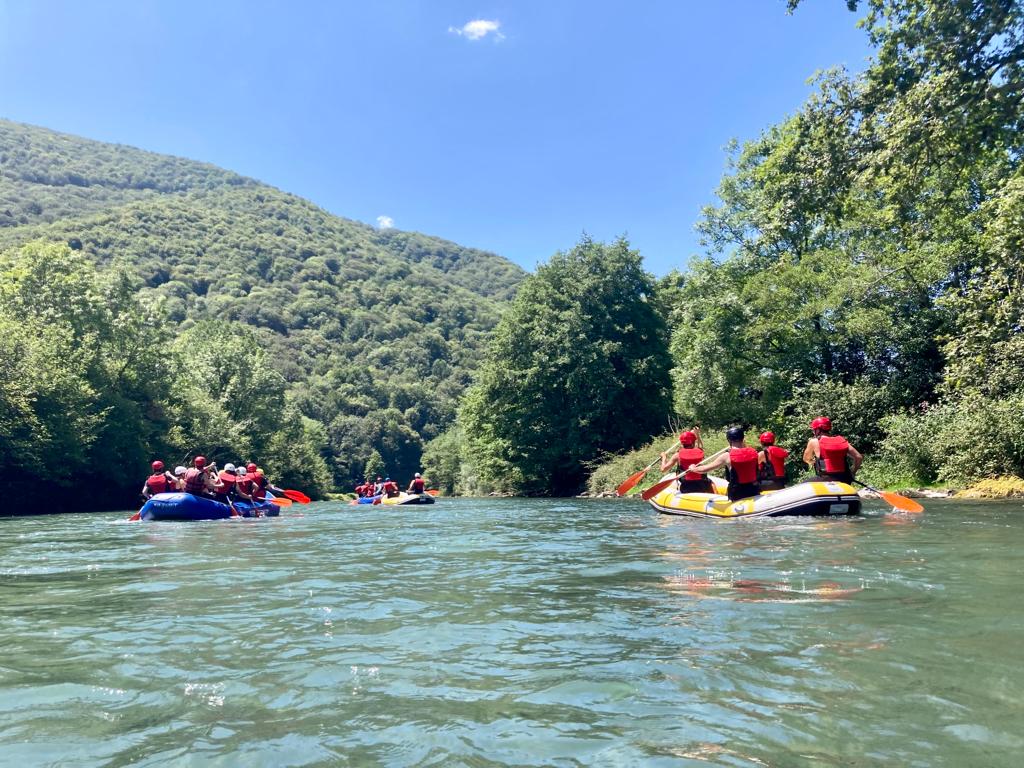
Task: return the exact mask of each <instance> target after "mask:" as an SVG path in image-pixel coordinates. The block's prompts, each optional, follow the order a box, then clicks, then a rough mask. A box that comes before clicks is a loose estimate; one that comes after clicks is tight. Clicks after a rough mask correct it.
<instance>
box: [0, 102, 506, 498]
mask: <svg viewBox="0 0 1024 768" xmlns="http://www.w3.org/2000/svg"><path fill="white" fill-rule="evenodd" d="M37 239H43V240H47V241H51V242H58V243H66V244H68V246H69V247H70V248H71V250H72V251H73V252H74V253H75V254H77V255H78V256H80V257H82V258H84V259H85V260H86V261H88V262H91V263H92V264H97V265H100V266H104V267H105V266H108V265H116V268H115V270H114V272H112V273H111V274H119V275H122V280H123V286H122V289H123V290H126V291H127V293H128V294H134V293H136V292H140V296H139V301H140V302H141V304H140V306H143V307H147V308H150V309H151V310H152V313H155V314H154V315H153V317H154V318H156V317H158V319H152V318H151V325H153V327H154V329H155V328H156V327H157V326H159V331H160V332H159V334H158V336H159V338H158V339H157V340H156V341H155V342H154V344H155V346H156V347H157V348H160V349H163V350H164V351H165V352H166V351H167V350H168V349H171V348H173V349H174V350H175V354H176V355H177V354H179V353H180V354H181V355H182V356H184V357H185V358H188V365H194V366H195V367H196V371H197V373H196V376H195V377H194V378H191V379H190V376H189V374H188V373H187V372H185V373H182V375H181V377H180V378H179V380H178V384H180V385H181V386H180V387H179V388H178V389H180V391H181V392H182V393H184V394H183V395H182V396H183V397H187V398H189V401H188V402H189V406H188V407H185V405H184V403H183V402H182V401H181V400H180V399H179V400H171V401H168V402H167V403H166V405H167V407H168V409H169V410H168V412H167V413H165V414H162V415H161V419H163V420H164V422H165V426H166V427H168V428H171V427H173V429H172V431H171V432H170V434H169V435H168V438H167V442H168V444H169V445H171V446H173V447H174V450H177V447H178V446H184V445H185V444H186V442H187V441H189V440H194V441H195V445H196V446H199V447H203V449H204V450H210V451H214V450H215V449H217V448H219V447H222V448H224V449H225V450H227V449H228V448H229V447H230V448H231V449H232V450H236V449H237V450H241V451H244V452H247V451H250V450H251V451H257V452H258V451H259V450H262V449H267V448H268V445H269V444H268V443H267V440H269V438H265V439H264V438H260V439H263V443H258V440H257V438H256V435H263V436H264V437H265V436H266V435H269V434H271V433H272V432H273V430H272V429H270V427H269V426H268V425H269V422H268V412H267V409H266V408H264V405H265V403H264V402H263V400H262V399H261V398H259V397H257V398H256V399H255V400H254V401H253V405H254V409H253V410H251V411H249V412H248V414H247V415H245V416H242V415H241V414H240V413H239V412H238V410H237V408H235V406H234V405H233V404H232V403H234V402H235V401H237V400H239V399H240V398H245V397H250V396H251V394H252V392H253V389H252V388H253V387H256V388H257V389H260V388H263V387H268V389H267V392H269V393H271V394H272V397H271V398H270V399H271V400H273V401H274V402H273V407H272V408H271V410H273V409H275V408H276V409H277V410H278V411H280V409H281V407H282V406H281V403H282V402H283V400H282V398H284V397H285V396H287V397H288V398H289V399H290V402H291V403H293V404H294V407H295V408H297V409H298V410H299V412H300V413H301V415H302V417H304V418H306V419H312V420H313V421H316V422H318V423H319V424H321V425H322V426H323V428H324V430H325V434H326V436H327V440H326V444H325V445H324V446H323V455H324V457H325V459H326V460H327V462H328V466H329V467H330V470H331V474H332V483H333V484H336V485H338V486H343V487H348V486H349V485H351V484H353V483H354V482H355V481H356V480H357V479H359V478H360V477H361V475H362V473H363V470H364V468H365V464H366V461H367V460H368V459H369V458H370V455H371V453H372V452H373V451H376V452H377V453H378V454H379V455H380V456H381V459H382V461H383V462H384V463H385V464H384V467H382V470H383V471H386V472H387V473H389V474H392V475H395V476H405V475H411V473H412V472H414V471H416V470H418V469H419V463H420V451H421V450H422V446H423V444H424V443H425V442H426V441H428V440H430V439H432V438H434V437H436V436H437V435H438V434H440V433H441V432H442V431H443V430H444V429H445V428H446V427H447V426H448V425H449V424H451V422H452V421H453V420H454V417H455V412H456V408H457V402H458V399H459V397H460V396H461V394H462V392H463V391H464V389H465V387H466V386H467V385H468V383H469V381H470V377H471V375H472V372H473V371H474V370H475V368H476V367H477V365H478V364H479V361H480V358H481V356H482V353H483V346H484V344H485V341H486V339H487V338H488V335H489V333H490V332H491V330H492V329H493V327H494V325H495V324H496V323H497V321H498V318H499V316H500V312H501V310H502V307H503V305H504V303H505V301H506V300H507V299H508V298H509V297H510V296H511V295H512V294H513V293H514V291H515V290H516V287H517V285H518V283H519V281H520V280H521V278H522V274H523V273H522V270H520V269H519V268H518V267H517V266H515V265H514V264H511V263H510V262H508V261H506V260H505V259H502V258H499V257H497V256H495V255H493V254H488V253H484V252H481V251H476V250H473V249H468V248H462V247H461V246H458V245H456V244H454V243H450V242H447V241H444V240H439V239H436V238H431V237H428V236H425V235H421V234H418V233H412V232H399V231H396V230H380V231H378V230H375V229H373V228H371V227H369V226H366V225H363V224H359V223H357V222H354V221H349V220H346V219H341V218H338V217H336V216H332V215H330V214H328V213H326V212H325V211H323V210H321V209H320V208H317V207H316V206H314V205H312V204H310V203H309V202H307V201H304V200H302V199H300V198H297V197H294V196H292V195H288V194H285V193H282V192H280V191H278V190H276V189H273V188H271V187H268V186H265V185H262V184H259V183H258V182H255V181H253V180H251V179H245V178H242V177H240V176H237V175H236V174H233V173H230V172H228V171H224V170H221V169H218V168H215V167H213V166H210V165H206V164H202V163H195V162H192V161H188V160H182V159H179V158H170V157H166V156H162V155H155V154H152V153H149V152H143V151H140V150H136V149H132V148H130V147H122V146H113V145H108V144H101V143H99V142H93V141H88V140H86V139H80V138H77V137H73V136H67V135H64V134H59V133H55V132H52V131H47V130H45V129H41V128H35V127H31V126H25V125H19V124H17V123H11V122H8V121H2V120H0V248H3V247H17V246H19V245H21V244H23V243H25V242H28V241H33V240H37ZM103 274H106V273H105V272H104V273H103ZM26 279H29V278H26ZM140 283H141V286H140ZM40 288H41V290H40V292H38V295H36V294H33V296H34V298H33V302H35V304H34V306H38V307H39V308H40V310H39V311H42V307H43V306H44V304H45V303H46V302H51V303H52V302H53V301H54V300H56V301H58V302H59V301H61V298H62V295H63V290H64V289H63V284H62V282H61V280H60V279H58V280H56V281H55V283H54V285H53V286H52V287H49V288H47V287H46V286H41V287H40ZM70 296H71V298H72V299H73V300H76V301H78V300H79V299H77V298H75V297H76V296H77V294H75V293H74V292H72V293H71V294H70ZM147 311H150V310H147ZM147 322H149V321H147ZM196 328H199V329H202V330H201V331H199V332H196V333H193V331H194V330H195V329H196ZM246 329H247V330H246ZM243 331H244V332H243ZM184 333H187V334H188V338H189V339H190V341H189V343H188V345H187V346H182V344H181V338H180V337H182V334H184ZM203 334H206V335H211V334H212V335H215V336H217V337H218V338H220V339H221V342H222V345H221V346H220V348H218V346H217V345H216V344H214V343H211V344H209V345H206V344H204V343H200V342H197V339H198V337H199V336H202V335H203ZM119 338H121V339H123V343H124V344H126V345H129V344H131V343H132V340H133V339H136V340H140V339H142V338H143V335H139V334H135V335H134V336H133V335H132V334H130V333H126V334H123V335H122V336H121V337H119ZM150 341H153V339H150ZM80 342H81V340H80V339H79V337H78V336H76V337H75V344H76V345H78V344H79V343H80ZM243 342H244V345H245V347H246V348H248V350H249V351H248V353H245V352H242V351H240V350H236V349H235V348H234V347H233V346H232V345H233V344H235V343H243ZM147 343H148V342H147ZM124 351H125V352H126V354H127V353H130V350H129V349H127V347H126V348H125V349H124ZM235 352H238V354H237V355H236V354H235ZM155 357H156V358H157V359H156V362H155V363H154V364H155V365H157V366H163V367H166V366H167V364H168V359H167V356H166V354H165V355H162V356H161V355H156V356H155ZM218 359H219V362H218ZM257 361H258V362H257ZM215 363H216V364H215ZM218 366H219V367H220V368H224V370H219V369H218ZM225 366H227V367H228V368H230V370H228V369H227V368H225ZM231 366H233V367H231ZM254 366H256V367H259V368H260V369H262V370H260V371H253V372H252V374H251V375H250V374H248V373H244V371H246V370H248V369H252V368H254ZM271 374H273V376H272V375H271ZM275 376H276V378H274V377H275ZM151 378H152V380H155V381H163V382H165V384H166V383H167V381H168V379H167V377H166V376H163V377H161V376H155V377H151ZM140 380H141V379H140ZM176 391H177V390H176ZM211 392H220V393H221V394H219V395H218V397H219V398H223V400H220V401H218V400H211V399H210V398H209V394H210V393H211ZM104 396H105V395H104ZM255 406H258V408H256V407H255ZM118 407H119V408H121V409H122V410H123V408H128V407H129V405H128V402H127V401H125V402H122V403H120V405H119V406H118ZM179 418H181V419H182V421H181V422H178V421H177V419H179ZM245 435H249V437H245ZM147 440H148V438H146V439H144V440H143V441H142V444H143V445H144V444H146V442H147ZM250 444H251V447H249V445H250Z"/></svg>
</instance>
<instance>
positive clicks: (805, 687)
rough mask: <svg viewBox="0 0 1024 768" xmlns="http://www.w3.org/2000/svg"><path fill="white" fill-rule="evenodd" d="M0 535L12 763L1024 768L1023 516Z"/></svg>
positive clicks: (988, 511)
mask: <svg viewBox="0 0 1024 768" xmlns="http://www.w3.org/2000/svg"><path fill="white" fill-rule="evenodd" d="M927 506H928V511H927V512H926V513H925V514H923V515H917V516H909V515H902V514H889V513H887V511H886V510H885V509H883V508H882V507H869V508H868V509H867V510H866V514H865V516H863V517H860V518H855V519H848V520H801V519H776V520H760V521H745V522H714V521H706V520H688V519H685V518H672V517H665V516H659V515H657V514H655V513H653V512H652V511H650V510H649V509H648V508H646V507H644V506H642V505H641V504H640V503H639V502H631V501H625V500H621V501H619V500H579V501H577V500H543V501H540V500H516V499H500V500H448V501H445V500H442V501H441V502H440V503H438V504H436V505H434V506H433V507H419V508H417V507H409V508H402V509H398V510H382V509H381V508H380V507H350V506H347V505H341V504H312V505H309V506H306V507H300V506H298V505H294V506H292V507H290V508H288V509H286V510H285V512H284V516H282V517H281V518H279V519H264V520H242V521H221V522H211V523H132V524H126V523H123V522H121V521H123V520H124V518H125V517H127V515H128V514H129V513H110V514H93V515H60V516H53V517H37V518H21V519H0V764H2V765H4V766H9V765H11V766H18V767H19V768H24V767H26V766H43V765H54V766H58V765H59V766H66V765H68V766H122V765H124V766H126V765H143V766H145V765H196V766H214V765H223V766H306V765H325V766H327V765H354V766H361V765H383V766H406V765H437V766H458V765H464V766H490V765H517V766H548V765H556V766H560V765H564V766H575V765H595V766H634V765H636V766H677V765H693V766H705V765H723V766H802V765H807V766H875V765H900V766H902V765H907V766H1019V765H1022V764H1024V610H1022V609H1024V600H1022V597H1021V588H1020V584H1021V579H1022V576H1024V562H1022V560H1024V556H1022V553H1024V509H1022V508H1021V505H1020V503H1019V502H1017V503H1013V504H1011V503H985V504H973V505H972V504H960V503H952V502H930V503H928V505H927Z"/></svg>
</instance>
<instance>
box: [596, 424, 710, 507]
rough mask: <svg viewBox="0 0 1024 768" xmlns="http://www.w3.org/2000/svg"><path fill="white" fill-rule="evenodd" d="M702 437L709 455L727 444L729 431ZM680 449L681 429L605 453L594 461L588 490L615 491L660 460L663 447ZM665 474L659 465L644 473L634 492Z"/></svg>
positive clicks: (638, 491)
mask: <svg viewBox="0 0 1024 768" xmlns="http://www.w3.org/2000/svg"><path fill="white" fill-rule="evenodd" d="M702 437H703V440H704V453H705V455H707V456H710V455H711V454H713V453H715V452H716V451H719V450H721V449H722V448H725V435H724V434H723V433H721V431H716V432H714V433H711V434H705V435H702ZM678 449H679V433H678V432H665V433H664V434H662V435H659V436H658V437H656V438H655V439H654V440H652V441H651V442H649V443H647V444H646V445H643V446H641V447H640V448H637V449H636V450H634V451H629V452H628V453H622V454H618V455H612V456H605V457H604V458H602V459H600V460H598V461H596V462H594V464H593V470H592V472H591V474H590V477H589V479H588V480H587V493H591V494H595V493H614V492H615V489H616V488H617V487H618V486H619V485H620V484H621V483H622V482H623V481H624V480H625V479H626V478H628V477H629V476H630V475H632V474H633V473H634V472H638V471H639V470H641V469H643V468H644V467H646V466H647V465H648V464H650V463H651V462H652V461H658V462H659V463H660V461H661V459H660V457H659V455H658V454H660V453H661V452H662V451H664V450H671V451H676V450H678ZM661 475H662V473H661V471H660V470H659V468H658V465H655V466H654V467H652V468H651V470H650V471H649V472H648V473H647V474H646V475H644V478H643V480H641V481H640V482H639V483H637V485H636V487H635V488H634V489H633V491H631V493H640V491H642V490H643V489H644V488H646V487H648V486H649V485H653V484H654V483H655V482H657V481H658V480H659V479H660V478H661Z"/></svg>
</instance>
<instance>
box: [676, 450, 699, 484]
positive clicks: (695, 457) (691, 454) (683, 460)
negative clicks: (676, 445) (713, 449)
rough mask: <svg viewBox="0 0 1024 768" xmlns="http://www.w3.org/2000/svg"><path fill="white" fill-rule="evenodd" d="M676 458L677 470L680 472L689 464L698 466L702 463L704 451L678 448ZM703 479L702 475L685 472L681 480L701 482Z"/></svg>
mask: <svg viewBox="0 0 1024 768" xmlns="http://www.w3.org/2000/svg"><path fill="white" fill-rule="evenodd" d="M676 458H677V459H678V460H679V469H680V471H682V470H684V469H686V468H687V467H688V466H690V465H691V464H700V463H701V462H702V461H704V451H702V450H701V449H700V448H680V449H679V453H677V454H676ZM703 477H704V475H702V474H700V473H699V472H687V473H686V474H685V475H683V480H701V479H702V478H703Z"/></svg>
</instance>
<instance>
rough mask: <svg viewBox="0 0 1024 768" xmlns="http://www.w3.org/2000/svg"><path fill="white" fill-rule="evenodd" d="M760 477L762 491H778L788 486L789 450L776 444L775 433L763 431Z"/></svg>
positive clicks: (759, 460) (759, 462)
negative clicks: (787, 466) (787, 459)
mask: <svg viewBox="0 0 1024 768" xmlns="http://www.w3.org/2000/svg"><path fill="white" fill-rule="evenodd" d="M758 439H759V440H760V442H761V451H760V454H761V456H760V457H759V458H758V464H759V467H760V470H759V472H758V477H759V479H760V486H761V490H762V491H778V490H781V489H782V488H785V487H786V457H787V456H789V451H787V450H786V449H785V448H781V447H779V446H777V445H775V433H773V432H762V433H761V435H760V437H759V438H758Z"/></svg>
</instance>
